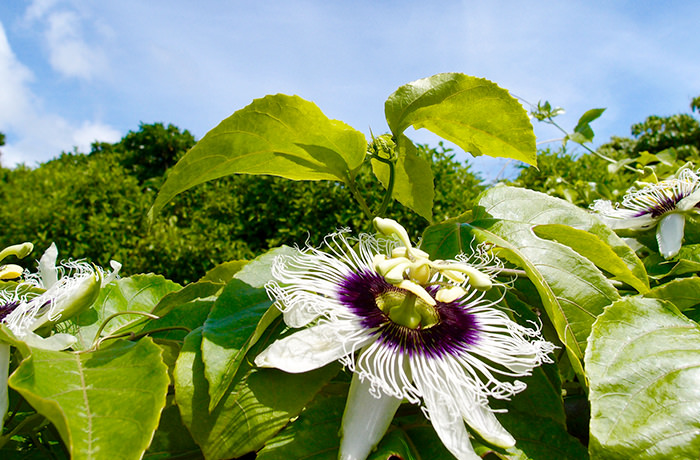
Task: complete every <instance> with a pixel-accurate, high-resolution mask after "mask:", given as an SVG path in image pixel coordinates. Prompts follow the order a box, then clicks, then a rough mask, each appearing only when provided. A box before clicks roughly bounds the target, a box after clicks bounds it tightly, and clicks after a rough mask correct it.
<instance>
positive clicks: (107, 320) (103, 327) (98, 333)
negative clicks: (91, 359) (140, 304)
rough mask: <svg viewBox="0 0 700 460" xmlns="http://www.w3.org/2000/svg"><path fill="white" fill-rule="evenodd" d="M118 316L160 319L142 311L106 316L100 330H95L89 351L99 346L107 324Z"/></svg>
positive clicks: (122, 312) (121, 312)
mask: <svg viewBox="0 0 700 460" xmlns="http://www.w3.org/2000/svg"><path fill="white" fill-rule="evenodd" d="M120 315H141V316H147V317H149V318H151V319H160V317H159V316H156V315H153V314H151V313H146V312H144V311H120V312H117V313H115V314H113V315H110V316H108V317H107V319H105V320H104V321H103V322H102V324H101V325H100V328H99V329H98V330H97V333H96V334H95V342H93V344H92V347H90V349H92V348H95V347H96V345H98V344H99V341H100V340H99V338H100V335H101V334H102V331H104V329H105V327H107V324H108V323H109V322H110V321H112V320H113V319H114V318H116V317H117V316H120Z"/></svg>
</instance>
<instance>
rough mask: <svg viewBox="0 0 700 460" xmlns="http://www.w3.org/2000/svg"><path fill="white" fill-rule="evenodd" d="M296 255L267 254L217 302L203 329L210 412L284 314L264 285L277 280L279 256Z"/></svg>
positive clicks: (277, 251)
mask: <svg viewBox="0 0 700 460" xmlns="http://www.w3.org/2000/svg"><path fill="white" fill-rule="evenodd" d="M295 252H296V250H295V249H292V248H290V247H288V246H282V247H280V248H275V249H273V250H270V251H268V252H266V253H265V254H263V255H261V256H259V257H257V258H256V259H255V260H254V261H252V262H250V263H249V264H248V265H246V266H245V267H244V268H243V269H241V270H240V271H239V272H237V273H236V274H235V275H234V279H233V280H232V281H231V282H230V283H228V284H227V285H226V287H225V288H224V290H223V292H222V293H221V295H220V296H219V298H218V299H217V300H216V303H215V304H214V308H213V309H212V311H211V312H210V314H209V316H208V318H207V320H206V322H205V323H204V329H203V330H202V337H203V339H202V359H203V361H204V373H205V376H206V378H207V381H208V382H209V396H210V401H209V410H213V409H214V407H216V405H217V404H218V403H219V401H220V400H221V398H222V396H223V395H224V393H225V392H226V390H227V389H228V387H229V385H230V384H231V380H232V379H233V377H234V375H235V374H236V372H237V371H238V368H239V366H240V364H241V362H242V360H243V358H244V357H245V354H246V353H247V352H248V350H250V347H252V346H253V345H255V343H256V342H257V341H258V339H259V338H260V337H261V336H262V333H263V332H264V331H265V329H267V327H268V326H269V325H270V324H271V322H272V321H273V320H274V319H276V318H277V317H278V316H279V315H280V311H279V309H277V308H276V307H273V308H271V307H270V306H271V305H272V302H271V301H270V300H269V297H268V295H267V292H266V290H265V289H264V286H265V285H266V284H267V283H268V282H270V281H272V280H273V277H272V264H273V263H274V260H275V258H276V257H277V256H280V255H291V254H294V253H295Z"/></svg>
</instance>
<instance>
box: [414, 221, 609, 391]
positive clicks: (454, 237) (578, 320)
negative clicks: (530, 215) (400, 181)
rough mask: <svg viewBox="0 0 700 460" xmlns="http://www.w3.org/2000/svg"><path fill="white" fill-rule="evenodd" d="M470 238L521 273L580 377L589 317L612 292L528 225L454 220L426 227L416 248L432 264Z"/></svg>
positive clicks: (584, 263)
mask: <svg viewBox="0 0 700 460" xmlns="http://www.w3.org/2000/svg"><path fill="white" fill-rule="evenodd" d="M473 239H476V240H477V242H484V241H488V242H490V243H492V244H494V245H496V247H498V248H500V249H498V250H497V254H498V255H499V256H501V257H504V258H506V259H507V260H508V261H510V262H511V263H514V264H516V265H517V266H519V267H521V268H522V269H524V270H525V272H526V273H527V275H528V278H529V279H530V281H531V282H532V283H533V284H534V285H535V287H536V288H537V291H538V293H539V295H540V297H541V299H542V304H543V306H544V308H545V311H546V313H547V316H548V317H549V319H550V321H551V322H552V324H553V325H554V328H555V330H556V331H557V335H558V337H559V340H560V341H561V342H562V343H563V344H564V345H565V346H566V349H567V353H568V354H569V357H570V358H571V360H572V364H574V365H575V366H576V370H577V373H578V374H579V375H580V376H581V377H582V378H583V369H582V367H581V366H580V360H581V359H582V358H583V350H584V349H585V345H586V339H587V337H588V334H589V333H590V328H591V326H592V324H593V322H594V321H595V318H596V317H597V316H598V315H599V314H600V313H602V312H603V308H604V307H605V306H606V305H609V304H610V303H612V302H613V301H614V300H617V299H618V298H619V295H618V293H617V291H616V290H615V289H614V288H612V286H610V284H609V283H608V281H607V279H606V278H605V277H604V276H603V274H602V273H600V271H598V269H597V268H596V267H595V266H594V265H593V264H592V263H591V262H590V261H588V260H587V259H585V258H584V257H582V256H581V255H579V254H578V253H576V252H575V251H573V250H572V249H570V248H569V247H567V246H564V245H561V244H558V243H555V242H553V241H549V240H543V239H541V238H538V237H537V236H536V235H535V234H534V233H533V232H532V225H530V224H528V223H522V222H512V221H506V220H495V219H488V220H481V221H475V222H471V223H466V222H460V221H459V219H453V220H450V221H446V222H444V223H442V224H438V225H434V226H432V227H428V229H427V230H426V231H425V233H424V234H423V243H422V244H421V249H423V250H425V251H427V252H428V253H430V255H431V258H433V259H449V258H453V257H454V256H455V254H458V253H461V252H466V253H469V251H468V248H469V245H470V244H471V242H472V241H473Z"/></svg>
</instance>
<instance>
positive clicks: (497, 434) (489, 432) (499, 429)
mask: <svg viewBox="0 0 700 460" xmlns="http://www.w3.org/2000/svg"><path fill="white" fill-rule="evenodd" d="M462 416H463V417H464V420H466V422H467V425H469V426H470V427H471V428H472V429H473V430H474V431H476V432H477V433H479V435H480V436H481V437H482V438H484V440H486V441H487V442H490V443H491V444H493V445H494V446H498V447H503V448H504V449H508V448H509V447H513V446H514V445H515V439H513V436H511V434H510V433H508V432H507V431H506V429H505V428H503V426H502V425H501V423H500V422H499V421H498V419H497V418H496V416H495V415H494V414H493V412H492V411H491V410H490V409H489V408H488V407H485V406H482V405H481V404H473V405H472V406H471V407H469V408H468V409H467V411H466V412H465V413H463V414H462Z"/></svg>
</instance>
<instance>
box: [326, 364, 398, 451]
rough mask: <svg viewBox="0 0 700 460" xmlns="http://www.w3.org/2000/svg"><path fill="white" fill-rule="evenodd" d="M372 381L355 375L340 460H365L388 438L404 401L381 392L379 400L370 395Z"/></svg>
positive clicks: (345, 420)
mask: <svg viewBox="0 0 700 460" xmlns="http://www.w3.org/2000/svg"><path fill="white" fill-rule="evenodd" d="M370 389H371V383H370V381H369V380H368V379H365V380H364V381H361V380H360V379H359V377H358V374H356V373H355V374H353V376H352V383H351V384H350V393H349V394H348V401H347V403H346V405H345V412H344V413H343V425H342V427H341V429H340V432H341V436H342V439H341V441H340V454H339V456H338V458H339V459H340V460H365V459H366V458H367V456H368V455H369V453H370V452H371V451H372V449H374V447H375V446H376V445H377V444H379V441H381V440H382V438H383V437H384V433H386V430H387V428H389V425H390V424H391V421H392V419H393V418H394V414H396V411H397V409H398V408H399V406H400V405H401V400H400V399H398V398H394V397H393V396H389V395H387V394H385V393H383V392H379V398H377V397H375V396H373V395H372V394H371V392H370Z"/></svg>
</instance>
